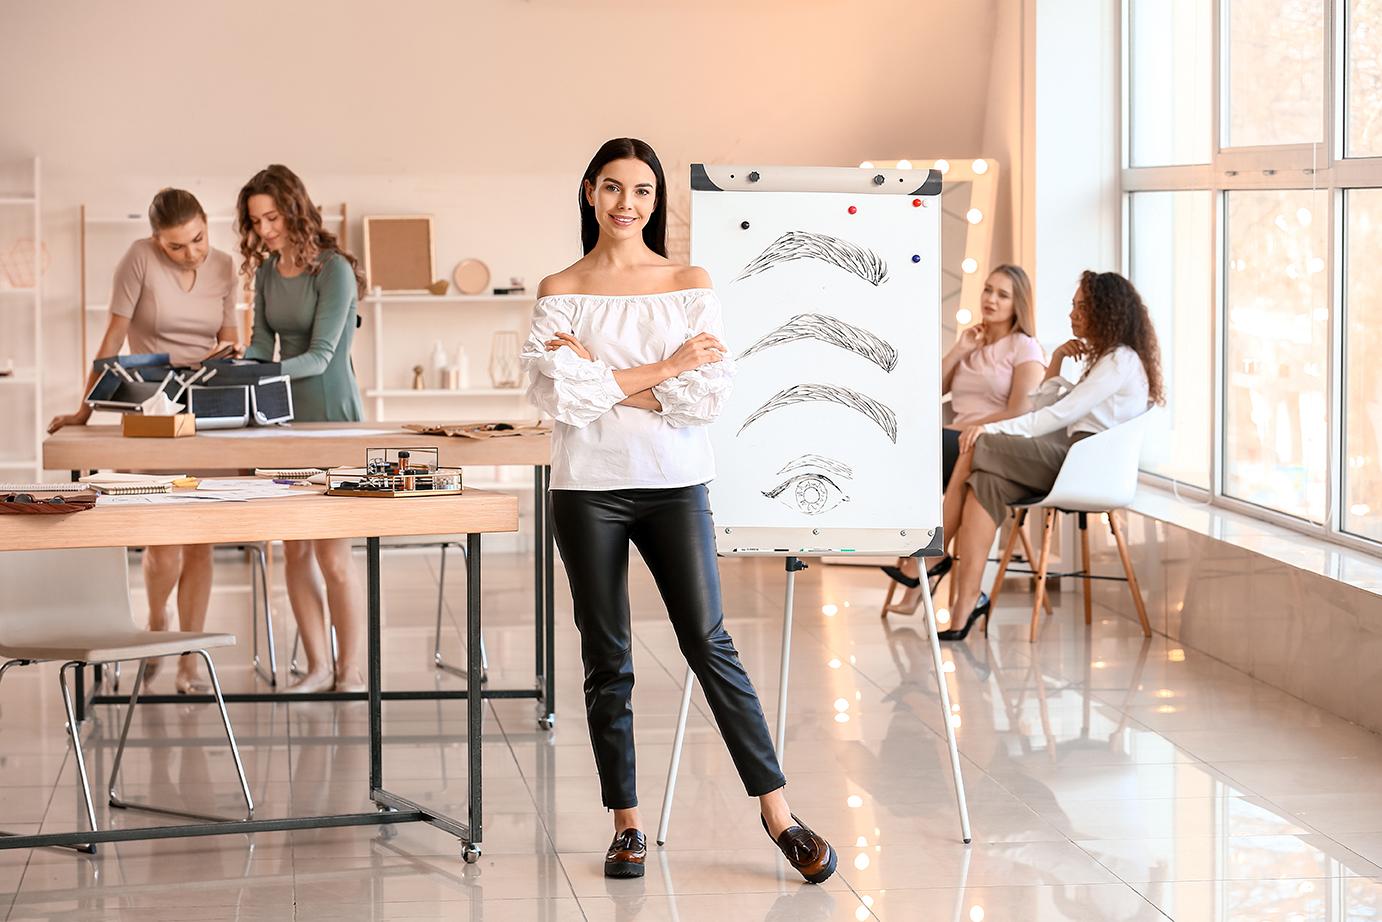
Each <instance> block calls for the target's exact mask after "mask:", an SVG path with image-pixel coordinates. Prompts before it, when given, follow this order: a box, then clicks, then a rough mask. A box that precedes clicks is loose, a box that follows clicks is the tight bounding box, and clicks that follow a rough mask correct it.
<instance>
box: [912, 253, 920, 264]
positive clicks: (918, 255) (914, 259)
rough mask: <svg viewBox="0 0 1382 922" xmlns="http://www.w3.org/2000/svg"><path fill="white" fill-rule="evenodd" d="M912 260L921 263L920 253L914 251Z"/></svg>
mask: <svg viewBox="0 0 1382 922" xmlns="http://www.w3.org/2000/svg"><path fill="white" fill-rule="evenodd" d="M912 262H914V263H919V262H921V255H920V254H918V253H913V254H912Z"/></svg>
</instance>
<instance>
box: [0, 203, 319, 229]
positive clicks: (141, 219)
mask: <svg viewBox="0 0 1382 922" xmlns="http://www.w3.org/2000/svg"><path fill="white" fill-rule="evenodd" d="M0 201H3V199H0ZM322 221H323V222H324V223H326V224H330V223H332V222H333V221H334V222H335V223H337V224H339V223H341V216H340V215H339V214H323V215H322ZM86 223H87V224H148V223H149V216H148V215H142V214H127V215H103V216H98V217H92V216H90V215H88V216H87V219H86ZM206 223H208V224H234V223H235V215H229V214H213V215H208V216H207V219H206Z"/></svg>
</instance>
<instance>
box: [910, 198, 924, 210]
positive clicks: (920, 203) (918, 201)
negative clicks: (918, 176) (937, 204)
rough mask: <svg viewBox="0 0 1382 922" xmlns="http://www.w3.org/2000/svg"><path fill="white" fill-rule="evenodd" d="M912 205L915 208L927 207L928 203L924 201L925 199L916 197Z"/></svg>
mask: <svg viewBox="0 0 1382 922" xmlns="http://www.w3.org/2000/svg"><path fill="white" fill-rule="evenodd" d="M912 207H913V208H925V207H926V203H925V202H923V201H922V200H921V199H919V198H914V199H912Z"/></svg>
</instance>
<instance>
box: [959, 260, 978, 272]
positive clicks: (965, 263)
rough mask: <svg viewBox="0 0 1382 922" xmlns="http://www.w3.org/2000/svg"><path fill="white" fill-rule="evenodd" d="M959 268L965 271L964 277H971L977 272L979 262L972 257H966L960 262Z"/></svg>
mask: <svg viewBox="0 0 1382 922" xmlns="http://www.w3.org/2000/svg"><path fill="white" fill-rule="evenodd" d="M960 268H961V269H963V270H964V271H965V274H966V275H973V274H974V273H975V272H978V271H979V260H977V259H975V258H974V257H973V256H966V257H965V258H964V259H962V260H960Z"/></svg>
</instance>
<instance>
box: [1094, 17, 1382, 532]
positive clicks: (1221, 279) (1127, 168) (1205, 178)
mask: <svg viewBox="0 0 1382 922" xmlns="http://www.w3.org/2000/svg"><path fill="white" fill-rule="evenodd" d="M1132 2H1133V0H1120V8H1121V30H1120V34H1121V39H1122V49H1121V51H1122V67H1121V74H1122V81H1123V83H1122V86H1121V88H1120V93H1121V102H1122V107H1121V125H1120V126H1119V132H1120V135H1121V138H1120V140H1121V151H1120V157H1121V159H1120V163H1121V167H1122V169H1121V171H1120V175H1121V188H1120V190H1119V192H1120V200H1121V209H1122V231H1123V233H1122V269H1123V271H1124V273H1125V274H1126V273H1127V272H1129V271H1130V270H1131V237H1132V233H1133V228H1132V226H1131V222H1132V207H1131V199H1130V196H1131V195H1132V194H1134V193H1138V192H1180V191H1204V190H1208V191H1209V192H1211V193H1212V206H1211V208H1210V209H1209V212H1210V213H1209V214H1208V215H1207V216H1206V220H1210V221H1212V222H1213V228H1212V233H1211V235H1210V239H1211V240H1212V241H1213V246H1214V253H1213V254H1212V259H1211V260H1210V271H1209V273H1208V274H1209V284H1210V286H1211V291H1210V292H1209V293H1208V294H1209V297H1208V301H1207V303H1208V304H1210V305H1211V310H1210V312H1209V314H1210V316H1209V317H1208V318H1207V323H1208V327H1209V329H1208V331H1207V332H1208V335H1209V336H1210V337H1211V338H1212V346H1211V350H1210V355H1211V361H1210V367H1209V368H1208V370H1207V373H1208V374H1210V375H1212V387H1211V388H1210V394H1211V395H1212V400H1213V403H1214V406H1213V407H1212V408H1211V412H1210V414H1209V419H1210V423H1209V425H1210V426H1211V431H1210V432H1209V433H1208V436H1209V438H1208V441H1209V483H1210V488H1209V489H1208V490H1203V489H1200V488H1197V487H1193V486H1190V485H1189V484H1184V483H1180V482H1176V481H1173V480H1172V479H1171V478H1169V477H1167V476H1165V475H1162V474H1157V473H1153V472H1151V471H1145V470H1144V471H1142V473H1141V477H1142V479H1143V481H1144V482H1147V483H1152V484H1157V485H1161V486H1172V487H1174V488H1175V489H1176V491H1177V492H1178V493H1179V494H1180V495H1181V496H1182V497H1183V498H1186V499H1191V500H1193V501H1196V502H1200V503H1204V504H1208V505H1211V506H1215V507H1219V508H1222V509H1225V510H1229V511H1233V512H1239V513H1243V514H1245V515H1248V516H1250V517H1252V518H1256V519H1259V520H1262V521H1266V522H1270V523H1272V524H1275V525H1280V526H1284V527H1286V528H1288V529H1291V530H1294V531H1297V532H1301V533H1304V534H1308V535H1311V536H1313V537H1317V538H1322V539H1324V540H1326V541H1328V542H1330V543H1333V544H1336V545H1340V546H1343V547H1347V548H1350V549H1353V550H1358V551H1363V552H1365V553H1368V554H1371V555H1373V556H1377V557H1382V541H1374V540H1372V539H1369V538H1365V537H1363V536H1361V535H1356V534H1352V533H1350V532H1346V531H1344V530H1343V526H1344V523H1345V521H1346V509H1345V508H1344V503H1345V501H1346V500H1347V496H1346V490H1347V470H1346V465H1347V455H1346V453H1345V450H1344V449H1345V442H1346V439H1347V426H1346V422H1347V417H1346V412H1347V397H1348V395H1347V388H1348V378H1347V374H1348V367H1347V353H1346V349H1345V346H1346V344H1345V336H1346V331H1347V314H1348V308H1349V305H1348V304H1347V303H1346V302H1347V293H1348V292H1347V286H1346V284H1345V280H1346V278H1347V276H1346V269H1347V267H1346V265H1345V262H1346V258H1347V239H1346V236H1345V235H1346V234H1347V232H1348V227H1347V207H1346V204H1347V193H1348V191H1349V190H1351V189H1370V188H1378V189H1382V155H1378V156H1374V157H1346V156H1345V154H1346V153H1347V146H1346V145H1347V137H1346V132H1347V112H1346V106H1347V103H1348V99H1347V94H1348V83H1347V76H1348V58H1347V54H1348V22H1347V20H1348V12H1349V10H1348V5H1349V3H1350V0H1321V2H1322V3H1324V5H1325V17H1326V18H1325V28H1324V30H1323V31H1324V41H1325V44H1326V47H1325V50H1324V68H1325V74H1324V76H1323V87H1324V92H1325V93H1326V98H1325V99H1324V100H1323V103H1324V105H1323V106H1322V113H1323V119H1324V124H1323V126H1322V132H1321V137H1322V138H1323V139H1324V140H1323V141H1322V142H1321V143H1318V144H1316V143H1311V144H1291V145H1277V146H1265V147H1236V148H1235V147H1226V146H1225V145H1224V140H1225V135H1226V133H1227V131H1228V124H1227V120H1228V119H1227V117H1228V112H1227V108H1228V90H1229V87H1228V73H1227V59H1228V41H1229V35H1228V23H1227V17H1228V13H1229V3H1230V2H1231V0H1209V6H1210V10H1209V12H1208V15H1209V17H1210V27H1211V30H1212V31H1211V40H1210V48H1211V53H1212V55H1213V61H1212V63H1211V67H1210V79H1211V81H1212V83H1213V85H1212V86H1209V87H1206V88H1205V92H1207V93H1209V94H1210V106H1209V117H1210V118H1211V119H1212V128H1213V135H1212V137H1213V144H1212V145H1211V162H1210V163H1208V164H1187V165H1181V166H1152V167H1134V166H1131V154H1132V150H1131V125H1132V119H1133V112H1132V111H1131V59H1132V55H1133V43H1134V42H1135V40H1136V38H1135V36H1134V35H1133V34H1132V26H1131V22H1132V19H1131V3H1132ZM1252 189H1260V190H1286V189H1315V190H1319V191H1320V192H1323V193H1324V194H1325V196H1326V201H1327V203H1328V204H1327V208H1326V211H1327V215H1326V216H1324V217H1325V219H1326V220H1327V222H1328V225H1327V235H1326V239H1327V243H1326V251H1325V259H1326V283H1325V287H1326V293H1327V298H1326V300H1327V309H1328V311H1329V317H1328V320H1327V321H1326V325H1327V350H1328V354H1327V356H1326V389H1327V390H1326V395H1325V406H1326V408H1327V413H1328V419H1327V420H1326V434H1327V438H1326V443H1327V444H1326V446H1325V451H1326V458H1325V497H1326V509H1325V516H1324V519H1323V521H1318V522H1317V521H1309V520H1306V519H1302V518H1298V517H1297V516H1294V515H1291V514H1289V513H1285V512H1281V511H1280V510H1276V509H1272V508H1268V507H1265V506H1260V505H1257V504H1255V503H1252V502H1249V501H1246V500H1241V499H1236V498H1234V497H1232V496H1227V495H1225V493H1224V482H1225V478H1224V471H1225V460H1226V458H1225V454H1226V442H1225V440H1226V438H1227V435H1228V432H1227V429H1226V427H1225V423H1226V421H1227V420H1226V406H1225V397H1226V391H1227V386H1226V371H1227V354H1228V351H1227V350H1228V342H1227V334H1226V330H1227V324H1226V310H1227V306H1228V305H1227V300H1228V298H1227V289H1228V284H1227V283H1228V279H1227V273H1226V272H1225V271H1224V261H1225V259H1226V258H1227V249H1226V246H1227V239H1226V233H1227V225H1226V209H1227V194H1228V193H1230V192H1233V191H1237V190H1252Z"/></svg>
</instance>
